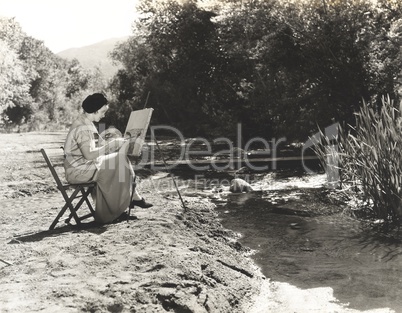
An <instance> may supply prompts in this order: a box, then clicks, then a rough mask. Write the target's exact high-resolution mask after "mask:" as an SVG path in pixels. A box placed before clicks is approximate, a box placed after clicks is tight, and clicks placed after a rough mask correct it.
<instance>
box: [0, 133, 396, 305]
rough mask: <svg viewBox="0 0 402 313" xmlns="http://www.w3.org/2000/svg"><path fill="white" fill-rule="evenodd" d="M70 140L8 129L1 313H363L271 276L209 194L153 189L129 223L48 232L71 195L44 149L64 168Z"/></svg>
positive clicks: (2, 181) (3, 156)
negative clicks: (59, 184) (56, 178)
mask: <svg viewBox="0 0 402 313" xmlns="http://www.w3.org/2000/svg"><path fill="white" fill-rule="evenodd" d="M64 137H65V133H29V134H1V135H0V138H1V140H0V147H1V149H0V160H1V164H0V200H1V208H2V214H1V216H0V225H1V228H0V241H1V245H0V290H1V292H0V312H2V313H3V312H4V313H5V312H251V313H260V312H358V311H355V310H349V309H347V307H346V306H345V305H342V304H340V303H338V302H337V300H336V299H335V298H334V297H333V295H332V290H331V288H316V289H307V290H300V289H298V288H296V287H294V286H291V285H289V284H284V283H276V282H272V281H270V280H269V279H268V278H265V277H264V276H263V275H261V273H260V271H259V269H258V268H257V267H256V266H255V265H254V264H253V262H252V261H251V259H250V258H248V257H247V256H246V255H247V253H248V252H249V251H248V249H247V248H246V247H242V246H241V245H240V244H239V243H238V242H237V241H236V240H235V239H234V238H235V234H234V233H232V232H230V231H228V230H225V229H223V227H222V226H221V224H220V223H219V219H218V217H217V214H216V212H215V211H214V205H213V204H211V203H210V202H209V201H208V200H207V199H205V198H202V197H190V196H186V195H184V200H185V204H186V207H187V208H186V209H184V208H183V207H182V205H181V202H180V201H179V198H178V197H177V195H175V194H169V193H159V192H158V191H157V190H152V189H151V188H148V189H144V190H141V192H142V194H143V196H144V197H146V199H147V200H149V201H151V202H153V203H154V207H152V208H150V209H135V210H134V211H132V215H133V219H131V220H129V221H121V222H118V223H114V224H109V225H103V226H98V225H95V224H93V223H92V222H90V221H88V222H87V223H84V225H82V226H79V227H77V226H71V225H66V224H64V223H62V222H61V223H60V224H58V226H57V228H56V229H55V230H53V231H48V230H47V229H48V227H49V225H50V224H51V222H52V221H53V219H54V217H55V215H56V214H57V212H58V210H59V209H60V206H61V205H62V204H63V201H62V198H61V195H59V193H58V192H57V190H56V189H55V186H54V182H53V180H52V178H51V176H50V172H49V171H48V169H47V167H46V165H45V163H44V161H43V160H42V157H41V154H40V153H39V149H40V148H45V149H47V151H48V153H49V155H50V156H51V158H52V160H53V161H54V163H55V165H56V166H57V168H58V170H59V171H60V174H61V175H62V168H61V167H60V165H61V157H60V155H61V150H60V148H59V147H60V146H61V145H62V143H63V140H64ZM146 179H151V178H143V181H144V182H145V180H146ZM144 185H146V186H151V185H152V184H144ZM140 186H141V184H140ZM367 312H389V310H387V309H382V310H372V311H367Z"/></svg>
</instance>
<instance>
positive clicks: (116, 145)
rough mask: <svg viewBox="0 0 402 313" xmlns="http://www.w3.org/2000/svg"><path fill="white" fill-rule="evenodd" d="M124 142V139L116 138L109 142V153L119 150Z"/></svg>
mask: <svg viewBox="0 0 402 313" xmlns="http://www.w3.org/2000/svg"><path fill="white" fill-rule="evenodd" d="M125 141H126V140H125V139H124V138H116V139H113V140H111V141H110V142H109V143H108V144H109V149H110V151H117V150H119V149H120V148H121V146H122V145H123V144H124V142H125Z"/></svg>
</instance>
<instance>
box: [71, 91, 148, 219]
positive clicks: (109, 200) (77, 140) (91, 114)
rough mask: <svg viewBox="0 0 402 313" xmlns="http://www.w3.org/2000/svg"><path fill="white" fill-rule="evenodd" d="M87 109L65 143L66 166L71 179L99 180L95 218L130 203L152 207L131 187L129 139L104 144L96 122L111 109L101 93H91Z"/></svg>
mask: <svg viewBox="0 0 402 313" xmlns="http://www.w3.org/2000/svg"><path fill="white" fill-rule="evenodd" d="M82 108H83V110H84V112H83V113H82V114H81V115H80V116H79V118H78V119H77V120H76V121H74V123H73V124H72V125H71V128H70V131H69V133H68V135H67V139H66V142H65V145H64V153H65V160H64V168H65V171H66V179H67V181H68V182H69V183H84V182H90V181H94V182H96V186H97V187H96V190H95V195H93V198H94V202H95V220H96V221H97V222H100V223H108V222H111V221H113V220H115V219H116V218H118V217H119V216H120V215H121V214H122V213H123V212H124V211H125V210H126V209H127V208H128V207H133V206H135V205H136V206H139V207H141V208H149V207H151V206H152V204H150V203H148V202H146V201H145V200H144V198H142V197H141V196H140V195H139V194H138V191H137V190H135V189H134V190H132V188H133V184H132V182H133V179H134V175H135V174H134V170H133V168H132V165H131V163H130V161H129V160H128V158H127V150H128V147H129V143H130V142H129V140H125V139H123V138H116V139H113V140H111V141H109V142H107V143H105V144H103V145H99V142H101V141H102V140H99V142H98V139H100V137H99V133H98V130H97V129H96V127H95V125H94V124H93V122H99V120H100V119H102V118H103V117H104V116H105V113H106V111H107V110H108V101H107V99H106V97H105V96H104V95H103V94H101V93H94V94H92V95H90V96H88V97H87V98H86V99H85V100H84V101H83V103H82Z"/></svg>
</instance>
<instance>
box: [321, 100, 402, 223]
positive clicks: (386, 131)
mask: <svg viewBox="0 0 402 313" xmlns="http://www.w3.org/2000/svg"><path fill="white" fill-rule="evenodd" d="M339 134H340V135H339V140H338V146H337V148H338V150H337V151H338V153H339V155H338V159H337V161H338V164H339V169H340V171H341V172H342V187H343V190H344V191H345V192H347V193H349V196H350V197H354V198H359V200H360V203H364V206H365V208H366V209H367V208H368V210H369V211H370V215H371V217H373V218H375V219H377V220H380V221H382V222H383V225H384V226H386V227H387V228H389V226H392V225H395V226H398V228H399V227H400V224H401V220H402V190H401V187H402V118H401V108H399V109H397V108H396V107H395V105H394V102H393V101H392V100H391V99H390V97H389V96H388V97H383V99H382V105H381V108H375V107H372V106H370V105H368V104H366V103H365V102H363V105H362V106H361V108H360V111H359V112H358V113H356V126H355V127H351V126H349V127H348V129H342V128H340V131H339ZM321 136H323V138H326V137H325V136H324V134H322V132H321ZM325 141H328V138H326V139H325V140H324V142H325ZM321 142H323V141H321ZM315 151H316V154H317V155H318V157H319V158H320V160H322V162H325V159H328V156H327V154H326V149H325V148H323V147H322V145H321V146H320V144H316V145H315ZM326 166H327V167H328V164H326Z"/></svg>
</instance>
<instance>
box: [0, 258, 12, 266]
mask: <svg viewBox="0 0 402 313" xmlns="http://www.w3.org/2000/svg"><path fill="white" fill-rule="evenodd" d="M0 261H1V262H3V263H5V264H7V265H12V264H11V263H8V262H7V261H4V260H2V259H0Z"/></svg>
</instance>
